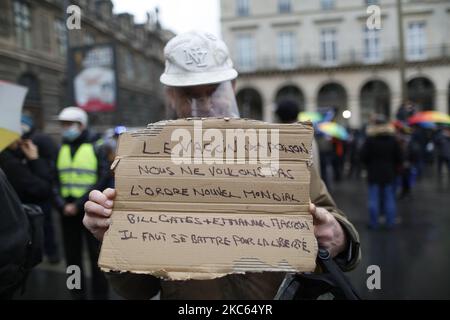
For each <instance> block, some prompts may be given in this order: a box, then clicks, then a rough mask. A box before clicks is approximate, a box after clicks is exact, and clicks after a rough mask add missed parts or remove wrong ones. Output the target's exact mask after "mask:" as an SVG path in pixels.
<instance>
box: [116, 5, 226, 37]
mask: <svg viewBox="0 0 450 320" xmlns="http://www.w3.org/2000/svg"><path fill="white" fill-rule="evenodd" d="M113 3H114V13H122V12H128V13H131V14H133V15H134V16H135V22H137V23H142V22H145V20H146V12H148V11H152V10H153V9H154V8H155V7H156V6H158V7H159V17H160V19H159V20H160V22H161V24H162V25H163V27H164V28H165V29H169V30H172V31H173V32H175V33H180V32H186V31H189V30H194V29H196V30H204V31H209V32H211V33H213V34H216V35H217V36H220V37H221V35H220V12H219V0H113Z"/></svg>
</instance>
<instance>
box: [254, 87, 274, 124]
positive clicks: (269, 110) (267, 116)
mask: <svg viewBox="0 0 450 320" xmlns="http://www.w3.org/2000/svg"><path fill="white" fill-rule="evenodd" d="M258 92H259V94H260V95H261V100H262V101H261V102H262V108H263V121H266V122H273V120H274V115H273V113H274V104H275V101H273V98H272V96H273V95H272V93H271V92H266V91H261V90H258Z"/></svg>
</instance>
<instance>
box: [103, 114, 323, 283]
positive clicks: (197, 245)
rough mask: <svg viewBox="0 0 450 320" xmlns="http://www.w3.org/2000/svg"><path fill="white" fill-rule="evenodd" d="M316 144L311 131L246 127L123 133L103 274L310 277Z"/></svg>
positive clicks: (192, 123)
mask: <svg viewBox="0 0 450 320" xmlns="http://www.w3.org/2000/svg"><path fill="white" fill-rule="evenodd" d="M187 137H188V138H189V139H188V138H187ZM312 137H313V128H312V125H311V123H296V124H288V125H279V124H268V123H265V122H260V121H254V120H244V119H201V120H199V119H184V120H176V121H164V122H158V123H156V124H151V125H149V126H148V127H147V129H145V130H141V131H135V132H128V133H124V134H123V135H121V136H120V139H119V145H118V155H117V158H116V160H115V162H114V164H113V169H114V170H115V181H116V191H117V197H116V200H115V202H114V208H113V214H112V224H111V226H110V228H109V230H108V232H107V233H106V234H105V237H104V240H103V245H102V250H101V254H100V259H99V265H100V267H101V268H102V269H103V270H105V271H123V272H125V271H128V272H134V273H147V274H153V275H155V276H158V277H162V278H165V279H173V280H180V279H211V278H215V277H220V276H224V275H227V274H230V273H244V272H262V271H278V272H279V271H283V272H307V271H313V270H314V268H315V259H316V255H317V243H316V239H315V237H314V230H313V223H312V217H311V215H310V214H309V211H308V209H309V183H310V173H309V167H310V166H311V159H312V150H311V143H312ZM255 156H256V158H255Z"/></svg>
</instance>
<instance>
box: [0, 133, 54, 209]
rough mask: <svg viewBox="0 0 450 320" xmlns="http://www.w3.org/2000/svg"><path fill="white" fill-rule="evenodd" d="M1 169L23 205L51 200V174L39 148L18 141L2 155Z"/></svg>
mask: <svg viewBox="0 0 450 320" xmlns="http://www.w3.org/2000/svg"><path fill="white" fill-rule="evenodd" d="M0 168H2V169H3V171H4V172H5V174H6V176H7V178H8V180H9V181H10V183H11V185H12V186H13V188H14V190H15V191H16V193H17V195H18V196H19V198H20V200H21V202H22V203H27V204H35V205H37V204H39V203H42V202H43V201H47V200H48V199H49V198H51V194H52V192H51V182H50V181H51V173H50V168H49V167H48V165H47V163H46V161H45V160H44V159H43V158H42V157H40V155H39V151H38V148H37V146H36V145H35V144H34V143H33V141H31V140H28V139H18V140H16V141H14V142H13V143H12V144H10V145H9V146H8V147H7V148H6V149H5V150H3V151H2V152H1V153H0Z"/></svg>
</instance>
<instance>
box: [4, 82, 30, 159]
mask: <svg viewBox="0 0 450 320" xmlns="http://www.w3.org/2000/svg"><path fill="white" fill-rule="evenodd" d="M27 90H28V89H27V88H25V87H22V86H18V85H15V84H12V83H7V82H4V81H0V152H1V151H3V149H5V148H6V147H7V146H9V145H10V144H11V143H12V142H13V141H14V140H17V139H19V137H20V136H21V134H22V132H21V131H22V130H21V126H20V116H21V114H22V105H23V101H24V99H25V95H26V93H27Z"/></svg>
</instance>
